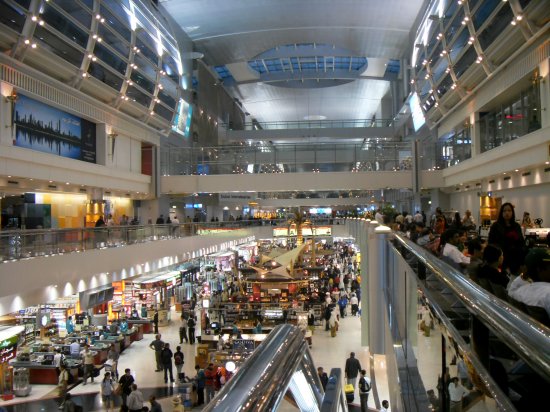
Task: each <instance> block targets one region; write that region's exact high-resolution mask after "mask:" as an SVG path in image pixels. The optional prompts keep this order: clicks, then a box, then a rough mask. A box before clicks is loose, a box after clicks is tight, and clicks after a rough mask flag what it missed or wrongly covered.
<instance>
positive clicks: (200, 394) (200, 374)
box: [195, 365, 206, 405]
mask: <svg viewBox="0 0 550 412" xmlns="http://www.w3.org/2000/svg"><path fill="white" fill-rule="evenodd" d="M195 371H196V375H195V382H196V384H197V405H204V386H205V384H206V376H205V375H204V370H203V369H201V367H200V366H199V365H195Z"/></svg>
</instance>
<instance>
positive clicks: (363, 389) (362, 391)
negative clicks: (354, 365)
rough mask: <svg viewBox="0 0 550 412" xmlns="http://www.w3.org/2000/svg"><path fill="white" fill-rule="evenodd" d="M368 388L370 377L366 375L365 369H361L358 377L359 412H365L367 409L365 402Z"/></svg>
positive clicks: (369, 388) (369, 386)
mask: <svg viewBox="0 0 550 412" xmlns="http://www.w3.org/2000/svg"><path fill="white" fill-rule="evenodd" d="M370 390H371V382H370V378H369V377H368V376H367V371H366V370H365V369H361V377H360V378H359V399H360V400H361V412H367V411H368V410H369V408H368V406H367V403H368V401H369V393H370Z"/></svg>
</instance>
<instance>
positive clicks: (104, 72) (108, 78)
mask: <svg viewBox="0 0 550 412" xmlns="http://www.w3.org/2000/svg"><path fill="white" fill-rule="evenodd" d="M88 74H89V75H90V76H93V77H95V78H96V79H98V80H100V81H101V82H103V83H105V84H106V85H108V86H110V87H112V88H113V89H115V90H116V91H117V92H119V91H120V89H121V88H122V83H123V82H124V80H123V79H122V77H121V76H120V75H117V74H116V73H114V71H112V70H110V69H109V68H108V67H105V66H103V64H102V63H101V62H90V66H89V67H88Z"/></svg>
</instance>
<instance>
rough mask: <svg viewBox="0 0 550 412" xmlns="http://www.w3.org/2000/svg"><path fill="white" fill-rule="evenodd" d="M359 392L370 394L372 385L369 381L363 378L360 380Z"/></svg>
mask: <svg viewBox="0 0 550 412" xmlns="http://www.w3.org/2000/svg"><path fill="white" fill-rule="evenodd" d="M359 390H360V391H361V392H369V391H370V385H369V383H368V382H367V380H366V379H365V378H363V377H362V378H361V379H359Z"/></svg>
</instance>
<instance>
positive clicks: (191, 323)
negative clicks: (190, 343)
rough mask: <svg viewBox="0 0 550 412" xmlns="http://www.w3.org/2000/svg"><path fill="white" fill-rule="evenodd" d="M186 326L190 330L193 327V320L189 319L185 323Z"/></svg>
mask: <svg viewBox="0 0 550 412" xmlns="http://www.w3.org/2000/svg"><path fill="white" fill-rule="evenodd" d="M187 326H188V327H190V328H194V327H195V320H194V319H193V318H189V320H188V321H187Z"/></svg>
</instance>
